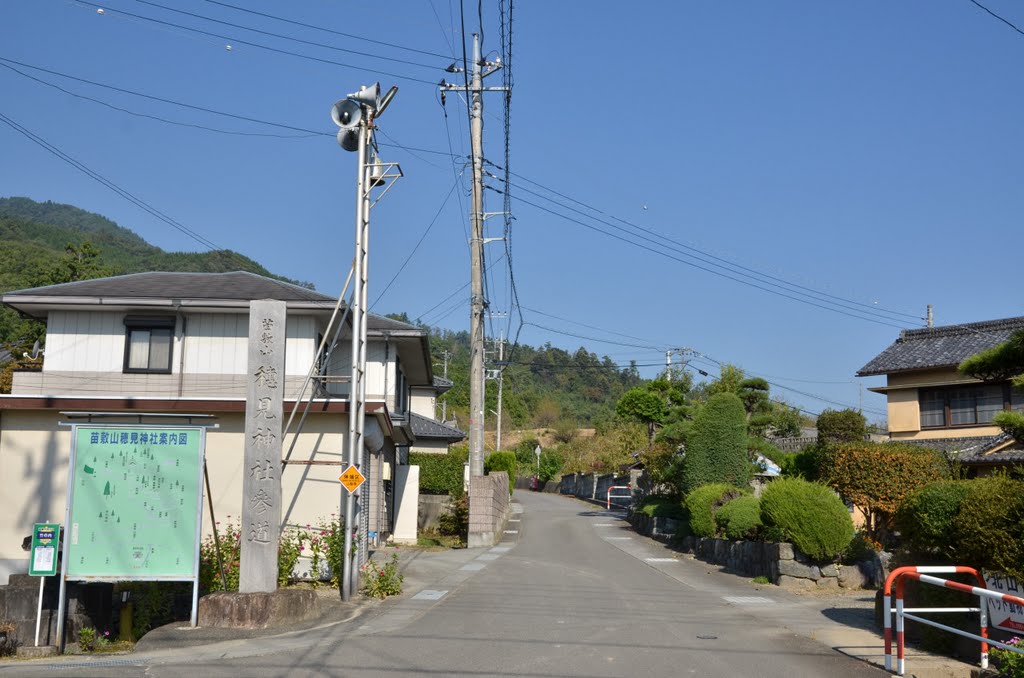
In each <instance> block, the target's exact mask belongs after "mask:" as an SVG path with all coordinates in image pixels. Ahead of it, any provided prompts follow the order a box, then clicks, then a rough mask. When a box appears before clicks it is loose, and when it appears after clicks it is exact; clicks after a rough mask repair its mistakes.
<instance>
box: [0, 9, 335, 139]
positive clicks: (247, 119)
mask: <svg viewBox="0 0 1024 678" xmlns="http://www.w3.org/2000/svg"><path fill="white" fill-rule="evenodd" d="M76 1H77V0H76ZM0 61H2V62H6V63H7V64H16V65H18V66H22V67H23V68H29V69H32V70H34V71H40V72H43V73H49V74H50V75H56V76H58V77H61V78H67V79H69V80H74V81H76V82H81V83H85V84H87V85H93V86H95V87H102V88H104V89H109V90H112V91H114V92H120V93H122V94H129V95H131V96H136V97H141V98H143V99H150V100H152V101H159V102H160V103H164V104H171V105H173V106H181V107H182V108H189V109H192V110H195V111H202V112H203V113H210V114H212V115H220V116H223V117H226V118H234V119H236V120H243V121H245V122H253V123H257V124H260V125H268V126H270V127H278V128H280V129H289V130H293V131H296V132H306V133H308V134H310V135H314V134H317V135H321V136H330V137H333V136H334V135H333V134H330V133H329V132H321V131H319V130H312V129H308V128H306V127H297V126H295V125H288V124H284V123H279V122H271V121H269V120H260V119H259V118H251V117H249V116H245V115H239V114H237V113H228V112H225V111H218V110H216V109H213V108H207V107H205V106H197V105H195V104H187V103H184V102H181V101H175V100H174V99H167V98H165V97H158V96H154V95H152V94H145V93H143V92H137V91H134V90H130V89H126V88H124V87H118V86H116V85H110V84H107V83H103V82H97V81H96V80H88V79H86V78H81V77H78V76H74V75H69V74H67V73H61V72H60V71H54V70H50V69H48V68H43V67H41V66H33V65H32V64H27V63H24V62H21V61H15V60H14V59H8V58H6V57H2V56H0Z"/></svg>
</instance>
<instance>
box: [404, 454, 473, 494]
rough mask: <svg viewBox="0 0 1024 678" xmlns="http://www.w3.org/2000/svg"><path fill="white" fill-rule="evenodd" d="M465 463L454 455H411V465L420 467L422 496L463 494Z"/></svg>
mask: <svg viewBox="0 0 1024 678" xmlns="http://www.w3.org/2000/svg"><path fill="white" fill-rule="evenodd" d="M464 463H465V460H464V459H461V458H460V457H459V456H458V455H454V454H427V453H423V452H418V453H414V454H410V455H409V465H410V466H419V467H420V493H421V494H450V495H452V496H458V495H460V494H462V491H463V483H464V480H463V473H464V471H463V464H464Z"/></svg>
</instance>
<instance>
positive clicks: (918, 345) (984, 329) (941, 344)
mask: <svg viewBox="0 0 1024 678" xmlns="http://www.w3.org/2000/svg"><path fill="white" fill-rule="evenodd" d="M1022 329H1024V317H1018V318H1004V319H1002V320H988V321H985V322H980V323H967V324H964V325H945V326H942V327H926V328H922V329H917V330H903V331H902V332H900V338H899V339H897V340H896V341H895V342H893V344H892V345H891V346H889V347H888V348H887V349H885V350H884V351H882V352H881V353H879V354H878V355H877V356H875V357H874V358H873V359H872V360H871V362H869V363H868V364H867V365H865V366H864V367H862V368H860V370H859V371H858V372H857V376H858V377H869V376H872V375H876V374H892V373H893V372H905V371H907V370H923V369H928V368H933V367H952V366H954V365H959V364H960V363H961V362H963V361H964V360H965V359H967V358H969V357H971V356H972V355H974V354H975V353H978V352H979V351H983V350H985V349H987V348H991V347H993V346H996V345H998V344H1001V343H1003V342H1004V341H1006V340H1007V339H1009V338H1010V335H1011V334H1013V333H1014V332H1015V331H1017V330H1022Z"/></svg>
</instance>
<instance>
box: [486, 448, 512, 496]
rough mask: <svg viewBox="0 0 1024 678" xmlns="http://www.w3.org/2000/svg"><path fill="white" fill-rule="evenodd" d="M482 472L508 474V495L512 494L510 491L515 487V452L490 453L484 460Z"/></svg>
mask: <svg viewBox="0 0 1024 678" xmlns="http://www.w3.org/2000/svg"><path fill="white" fill-rule="evenodd" d="M484 471H485V472H486V473H492V472H494V471H505V472H506V473H508V493H509V494H512V490H514V489H515V487H516V454H515V452H492V453H491V455H490V456H489V457H487V458H486V459H484Z"/></svg>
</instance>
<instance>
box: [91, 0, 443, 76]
mask: <svg viewBox="0 0 1024 678" xmlns="http://www.w3.org/2000/svg"><path fill="white" fill-rule="evenodd" d="M71 2H74V3H77V4H79V5H83V6H85V7H89V8H90V9H97V8H99V6H98V5H95V4H93V3H91V2H86V0H71ZM100 9H103V11H104V13H106V14H110V13H113V14H119V15H123V16H127V17H131V18H133V19H137V20H139V21H145V22H149V23H153V24H157V25H160V26H166V27H170V28H177V29H180V30H183V31H188V32H190V33H197V34H199V35H205V36H208V37H212V38H217V39H219V40H227V41H228V42H229V43H233V44H237V45H247V46H249V47H255V48H257V49H262V50H265V51H267V52H273V53H275V54H283V55H286V56H292V57H296V58H298V59H305V60H307V61H315V62H317V63H321V64H328V65H331V66H340V67H342V68H350V69H354V70H360V71H366V72H368V73H376V74H377V75H386V76H388V77H389V78H395V79H397V80H406V81H409V82H418V83H422V84H425V85H433V84H434V83H433V82H430V81H429V80H424V79H422V78H416V77H412V76H408V75H399V74H398V73H390V72H388V71H381V70H377V69H374V68H366V67H362V66H355V65H353V64H346V63H342V62H340V61H333V60H331V59H323V58H321V57H315V56H312V55H309V54H301V53H299V52H292V51H289V50H286V49H281V48H279V47H271V46H270V45H263V44H261V43H258V42H253V41H251V40H242V39H241V38H236V37H231V36H227V35H222V34H220V33H214V32H212V31H204V30H202V29H199V28H192V27H191V26H185V25H182V24H176V23H174V22H172V21H164V20H162V19H155V18H153V17H148V16H144V15H141V14H135V13H133V12H126V11H124V10H122V9H112V8H110V7H102V8H100Z"/></svg>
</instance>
